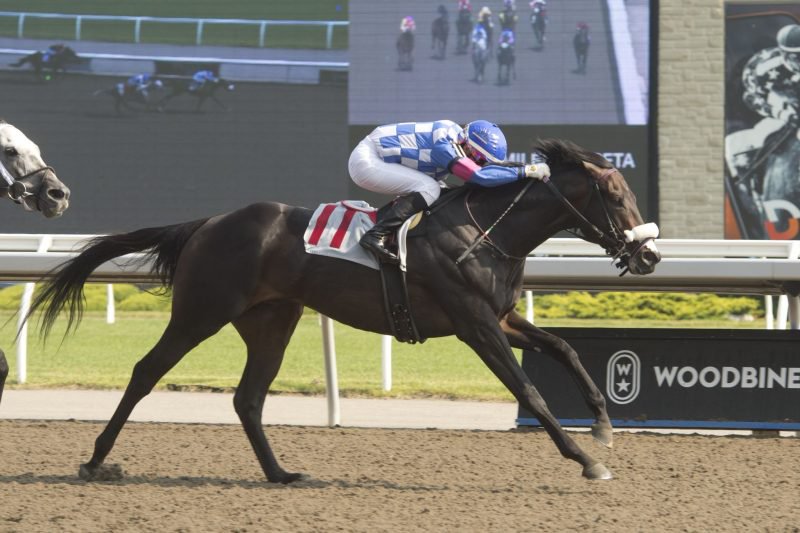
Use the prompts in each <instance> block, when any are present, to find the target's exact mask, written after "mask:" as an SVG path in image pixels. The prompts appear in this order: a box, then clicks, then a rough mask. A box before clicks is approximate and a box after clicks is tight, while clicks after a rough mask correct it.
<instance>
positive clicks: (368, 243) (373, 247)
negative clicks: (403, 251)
mask: <svg viewBox="0 0 800 533" xmlns="http://www.w3.org/2000/svg"><path fill="white" fill-rule="evenodd" d="M367 236H368V235H367V234H365V235H364V237H362V238H361V240H360V241H358V244H360V245H361V246H362V247H363V248H366V249H367V250H369V251H370V252H372V254H373V255H374V256H375V258H376V259H377V260H378V262H381V263H399V262H400V258H399V257H397V256H396V255H395V254H393V253H392V252H391V251H389V250H387V249H386V248H385V247H384V246H383V238H381V237H375V236H373V235H369V238H365V237H367Z"/></svg>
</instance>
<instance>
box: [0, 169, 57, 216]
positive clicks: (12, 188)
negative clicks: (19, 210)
mask: <svg viewBox="0 0 800 533" xmlns="http://www.w3.org/2000/svg"><path fill="white" fill-rule="evenodd" d="M48 170H49V171H51V172H53V173H54V174H55V170H53V167H51V166H48V165H45V166H43V167H40V168H37V169H36V170H33V171H31V172H28V173H27V174H25V175H24V176H20V177H19V178H15V177H14V176H13V175H12V174H11V172H9V170H8V169H7V168H6V167H5V165H3V163H2V162H0V176H1V177H2V178H3V181H5V184H2V183H0V192H2V191H5V194H6V196H8V197H9V198H10V199H11V200H13V201H14V202H15V203H18V204H21V205H22V206H23V207H24V208H25V210H27V211H31V210H32V209H31V208H30V207H28V204H26V203H25V202H24V201H23V200H24V199H25V198H29V197H31V196H33V193H32V192H30V191H29V190H28V186H27V185H25V183H24V182H23V181H22V180H24V179H25V178H29V177H31V176H34V175H36V174H38V173H39V172H46V171H48ZM37 201H38V199H37Z"/></svg>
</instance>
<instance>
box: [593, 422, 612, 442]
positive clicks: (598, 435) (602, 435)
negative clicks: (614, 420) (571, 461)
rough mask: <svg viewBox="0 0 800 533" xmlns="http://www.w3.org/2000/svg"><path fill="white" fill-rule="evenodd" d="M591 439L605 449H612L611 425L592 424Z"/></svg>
mask: <svg viewBox="0 0 800 533" xmlns="http://www.w3.org/2000/svg"><path fill="white" fill-rule="evenodd" d="M592 437H594V440H596V441H597V442H599V443H600V444H602V445H603V446H605V447H606V448H613V447H614V430H613V429H612V428H611V424H600V423H596V424H592Z"/></svg>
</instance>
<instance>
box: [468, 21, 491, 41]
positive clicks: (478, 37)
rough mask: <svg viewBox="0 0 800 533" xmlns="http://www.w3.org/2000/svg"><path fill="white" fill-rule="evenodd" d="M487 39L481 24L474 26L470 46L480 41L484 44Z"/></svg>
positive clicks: (487, 36)
mask: <svg viewBox="0 0 800 533" xmlns="http://www.w3.org/2000/svg"><path fill="white" fill-rule="evenodd" d="M488 39H489V35H488V34H487V32H486V28H485V27H484V26H483V23H481V22H478V23H477V24H475V29H473V30H472V44H477V43H480V42H481V41H483V42H486V41H487V40H488Z"/></svg>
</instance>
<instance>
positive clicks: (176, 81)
mask: <svg viewBox="0 0 800 533" xmlns="http://www.w3.org/2000/svg"><path fill="white" fill-rule="evenodd" d="M164 87H165V88H166V90H167V91H168V92H167V94H166V95H165V96H164V97H163V98H162V99H161V100H159V101H158V103H157V104H156V105H155V106H153V105H152V103H151V104H150V105H151V108H153V107H154V108H155V109H158V110H163V109H165V108H166V105H167V103H168V102H170V101H171V100H172V99H173V98H176V97H178V96H181V95H183V94H188V95H189V96H192V97H194V98H197V105H196V106H195V111H197V112H199V111H200V110H201V109H202V108H203V104H205V102H206V100H209V99H211V100H213V101H214V103H216V104H217V105H218V106H219V107H221V108H222V109H224V110H226V111H227V110H228V106H226V105H225V103H224V102H222V100H220V99H219V98H217V96H216V94H215V93H216V92H217V91H218V90H220V89H225V90H226V91H229V92H230V91H233V90H234V89H235V88H236V86H235V85H234V84H233V83H231V82H230V81H228V80H224V79H222V78H216V79H215V80H208V81H206V82H205V83H203V84H202V85H200V86H199V87H197V88H195V82H194V80H192V79H191V78H168V77H164Z"/></svg>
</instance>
